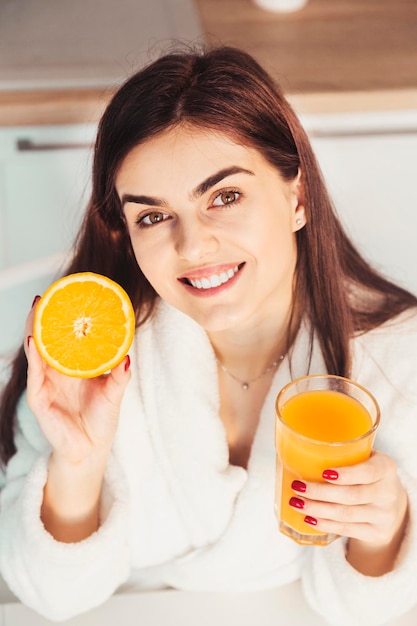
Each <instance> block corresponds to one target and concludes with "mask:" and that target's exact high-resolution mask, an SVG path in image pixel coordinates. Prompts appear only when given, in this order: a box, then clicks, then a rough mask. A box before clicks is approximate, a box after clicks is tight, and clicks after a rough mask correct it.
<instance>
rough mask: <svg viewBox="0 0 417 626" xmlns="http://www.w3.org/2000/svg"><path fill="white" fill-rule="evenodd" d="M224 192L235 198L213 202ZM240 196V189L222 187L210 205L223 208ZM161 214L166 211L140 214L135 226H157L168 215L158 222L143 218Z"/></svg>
mask: <svg viewBox="0 0 417 626" xmlns="http://www.w3.org/2000/svg"><path fill="white" fill-rule="evenodd" d="M224 194H234V195H235V196H237V197H236V199H235V200H232V201H231V202H224V203H222V204H215V201H216V200H217V199H218V198H221V196H222V195H224ZM241 197H242V193H241V192H240V191H238V190H237V189H222V190H221V191H219V192H217V193H216V195H215V196H214V198H213V200H212V201H211V204H210V207H215V208H225V207H228V206H229V205H234V206H236V205H237V204H238V203H239V202H240V200H241ZM153 214H154V215H161V216H167V214H166V213H164V212H163V211H149V212H148V213H146V214H145V215H140V216H139V217H138V218H137V219H136V221H135V224H136V225H137V226H139V228H152V227H153V226H157V225H158V224H162V223H163V222H165V221H167V220H168V219H169V216H167V217H165V218H164V217H162V219H161V220H160V221H159V222H153V223H150V224H147V223H145V220H146V219H147V218H149V217H150V216H151V215H153Z"/></svg>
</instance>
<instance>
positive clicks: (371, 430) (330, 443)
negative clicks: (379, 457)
mask: <svg viewBox="0 0 417 626" xmlns="http://www.w3.org/2000/svg"><path fill="white" fill-rule="evenodd" d="M319 378H322V379H324V378H326V379H328V378H331V379H332V380H341V381H343V382H346V383H349V384H350V385H353V386H354V387H356V388H357V389H359V390H360V391H362V392H363V393H365V395H366V396H367V397H368V398H369V399H370V400H371V402H372V404H373V405H374V406H375V409H376V417H375V421H374V423H373V424H372V427H371V428H369V429H368V430H367V431H366V432H365V433H363V434H362V435H360V436H359V437H355V438H354V439H346V440H345V441H323V440H322V439H313V438H312V437H308V436H307V435H303V434H301V433H299V432H298V431H297V430H295V429H294V428H292V426H289V424H287V422H286V421H285V420H284V419H283V417H282V416H281V414H280V412H279V410H278V402H279V400H280V398H281V397H282V395H283V394H284V393H285V392H286V391H287V389H288V388H289V387H292V385H294V384H296V383H299V382H301V381H303V380H306V379H316V380H317V379H319ZM311 391H323V390H322V389H312V390H311ZM330 391H331V390H330ZM335 391H336V393H343V392H341V391H337V390H335ZM344 395H348V394H344ZM355 400H357V398H355ZM357 401H358V402H360V400H357ZM361 404H362V403H361ZM362 406H363V405H362ZM364 408H365V410H366V411H367V412H368V413H369V411H368V410H367V408H366V407H364ZM380 417H381V411H380V408H379V404H378V402H377V401H376V398H375V396H374V395H373V394H372V393H371V392H370V391H369V390H368V389H366V387H364V386H363V385H361V384H360V383H357V382H356V381H354V380H352V379H351V378H346V377H345V376H337V375H336V374H308V375H307V376H300V377H299V378H294V379H293V380H291V381H290V382H289V383H287V384H286V385H284V387H283V388H282V389H281V390H280V391H279V392H278V395H277V397H276V400H275V418H276V419H277V420H279V421H280V423H281V424H282V425H283V426H285V428H286V429H287V430H289V431H290V432H292V433H294V434H295V435H297V437H298V438H301V439H303V440H304V441H308V442H309V443H312V444H316V445H323V444H324V445H326V446H335V447H336V446H345V445H346V444H350V443H356V442H357V441H360V440H361V439H366V438H367V437H369V436H370V435H372V434H373V433H374V432H375V431H376V429H377V428H378V426H379V422H380Z"/></svg>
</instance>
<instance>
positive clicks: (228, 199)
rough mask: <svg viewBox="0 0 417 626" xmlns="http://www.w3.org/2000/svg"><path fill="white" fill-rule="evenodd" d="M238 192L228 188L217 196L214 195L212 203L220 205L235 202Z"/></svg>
mask: <svg viewBox="0 0 417 626" xmlns="http://www.w3.org/2000/svg"><path fill="white" fill-rule="evenodd" d="M239 196H240V193H239V192H238V191H233V190H232V189H229V190H228V191H222V192H221V193H219V195H218V196H216V197H215V199H214V202H213V205H214V206H222V205H225V204H232V202H236V201H237V200H239Z"/></svg>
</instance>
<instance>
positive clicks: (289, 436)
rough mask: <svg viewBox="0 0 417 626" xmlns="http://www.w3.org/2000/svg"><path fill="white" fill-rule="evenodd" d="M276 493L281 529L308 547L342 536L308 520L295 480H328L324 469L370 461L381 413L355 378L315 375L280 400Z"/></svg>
mask: <svg viewBox="0 0 417 626" xmlns="http://www.w3.org/2000/svg"><path fill="white" fill-rule="evenodd" d="M275 406H276V421H275V445H276V453H277V454H276V459H277V462H276V493H275V512H276V515H277V518H278V520H279V529H280V531H281V532H282V533H284V535H287V536H288V537H291V539H294V541H296V542H297V543H300V544H303V545H320V546H325V545H327V544H329V543H330V542H331V541H333V540H334V539H336V538H337V537H338V535H335V534H330V533H323V532H320V531H319V530H316V529H315V528H311V527H309V526H308V525H307V523H306V522H304V516H303V514H302V512H300V511H297V510H294V508H293V507H291V506H290V505H289V500H290V498H291V497H292V496H294V495H295V494H294V491H293V489H292V487H291V485H292V483H293V481H294V480H299V481H302V482H304V481H309V482H326V481H325V479H324V478H323V477H322V473H323V471H324V470H325V469H329V468H330V469H331V468H337V467H341V466H344V465H354V464H355V463H360V462H362V461H366V460H367V459H368V458H369V456H370V454H371V450H372V445H373V441H374V438H375V432H376V429H377V427H378V424H379V416H380V411H379V407H378V404H377V402H376V400H375V398H374V397H373V395H372V394H371V393H370V392H369V391H368V390H367V389H365V388H364V387H362V386H361V385H359V384H357V383H356V382H354V381H352V380H349V379H347V378H343V377H341V376H332V375H327V374H326V375H321V374H319V375H311V376H305V377H303V378H298V379H296V380H294V381H292V382H291V383H289V384H288V385H286V386H285V387H284V388H283V389H282V390H281V391H280V392H279V394H278V396H277V399H276V405H275Z"/></svg>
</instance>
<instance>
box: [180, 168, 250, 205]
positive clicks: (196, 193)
mask: <svg viewBox="0 0 417 626" xmlns="http://www.w3.org/2000/svg"><path fill="white" fill-rule="evenodd" d="M233 174H250V176H254V175H255V174H254V173H253V172H251V170H246V169H245V168H244V167H238V166H237V165H232V166H231V167H225V168H223V169H222V170H219V171H218V172H216V173H215V174H212V176H209V177H208V178H206V180H203V182H202V183H200V184H199V185H197V187H195V189H193V191H192V192H191V196H192V197H194V198H199V197H200V196H202V195H203V194H204V193H206V191H208V190H209V189H210V188H211V187H214V185H217V183H219V182H220V181H221V180H223V179H224V178H227V177H228V176H232V175H233Z"/></svg>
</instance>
